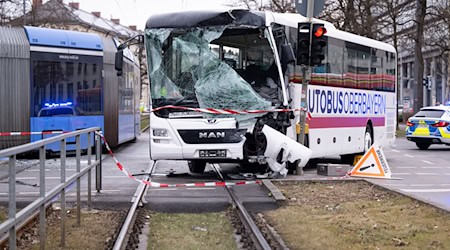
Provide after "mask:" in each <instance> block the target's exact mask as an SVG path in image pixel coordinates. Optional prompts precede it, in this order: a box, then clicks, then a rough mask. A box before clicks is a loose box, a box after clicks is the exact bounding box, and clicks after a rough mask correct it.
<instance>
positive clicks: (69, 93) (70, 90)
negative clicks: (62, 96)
mask: <svg viewBox="0 0 450 250" xmlns="http://www.w3.org/2000/svg"><path fill="white" fill-rule="evenodd" d="M67 100H68V101H72V100H73V83H69V84H67Z"/></svg>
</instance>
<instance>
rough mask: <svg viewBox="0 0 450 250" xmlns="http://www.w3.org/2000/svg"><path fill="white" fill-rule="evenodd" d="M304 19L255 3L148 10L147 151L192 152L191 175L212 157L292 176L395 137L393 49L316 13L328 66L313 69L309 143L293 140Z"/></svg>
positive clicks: (184, 156)
mask: <svg viewBox="0 0 450 250" xmlns="http://www.w3.org/2000/svg"><path fill="white" fill-rule="evenodd" d="M305 21H306V18H305V17H303V16H301V15H299V14H278V13H271V12H258V11H249V10H229V11H185V12H176V13H170V14H157V15H154V16H151V17H150V18H149V19H148V21H147V24H146V29H145V34H144V44H145V48H146V51H147V61H148V75H149V78H150V86H151V87H150V89H151V104H150V105H151V108H152V109H153V112H151V114H150V156H151V159H152V160H187V161H188V162H189V168H190V170H191V172H195V173H201V172H203V171H204V169H205V165H206V163H212V162H219V163H220V162H240V163H244V164H245V163H250V164H259V165H260V166H261V170H262V171H265V170H267V171H268V172H272V173H276V174H281V175H286V173H287V168H289V167H294V168H295V167H296V166H297V165H298V166H300V167H303V166H305V164H306V163H307V162H308V161H309V159H310V158H311V157H313V158H320V157H325V156H330V155H341V156H342V157H343V158H344V159H347V158H351V156H353V155H354V154H357V153H361V152H364V151H365V150H367V149H368V147H369V146H370V145H371V144H372V143H373V142H375V141H377V142H379V143H381V144H382V145H385V144H389V143H392V142H393V140H394V139H395V137H394V133H395V122H396V117H395V116H396V113H395V112H396V94H395V83H396V79H395V71H396V54H395V50H394V48H393V47H392V46H390V45H388V44H385V43H381V42H377V41H374V40H371V39H367V38H364V37H360V36H356V35H353V34H350V33H346V32H342V31H338V30H336V29H335V28H334V26H333V25H331V24H330V23H327V22H322V21H320V20H314V22H320V23H324V24H325V27H326V29H327V30H328V33H327V37H326V39H327V43H328V46H327V47H326V49H327V53H325V54H326V58H325V60H324V61H325V64H324V65H323V66H321V67H316V68H315V69H314V71H313V72H312V80H311V82H310V86H309V90H308V93H307V94H308V107H307V108H308V112H309V113H310V115H311V118H310V119H309V120H307V123H308V125H309V129H308V130H307V140H306V143H305V145H306V146H304V145H301V144H299V143H298V142H297V134H298V132H299V131H298V129H296V128H297V127H298V126H296V125H297V124H298V123H299V115H300V112H298V111H296V109H298V108H300V94H301V79H300V78H299V77H298V76H299V75H301V71H300V67H299V66H296V65H295V56H294V53H295V52H294V53H293V51H295V50H296V43H297V24H298V23H299V22H305ZM119 68H120V67H119ZM280 109H288V110H289V111H288V112H286V110H282V111H281V110H280ZM250 110H251V111H253V112H249V111H250ZM273 110H278V111H280V112H278V111H276V112H273ZM199 111H200V112H199ZM202 111H203V112H202Z"/></svg>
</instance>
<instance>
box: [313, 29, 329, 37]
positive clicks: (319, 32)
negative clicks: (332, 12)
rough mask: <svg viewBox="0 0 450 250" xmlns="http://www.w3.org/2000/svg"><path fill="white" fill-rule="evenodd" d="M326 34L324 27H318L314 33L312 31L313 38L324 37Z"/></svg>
mask: <svg viewBox="0 0 450 250" xmlns="http://www.w3.org/2000/svg"><path fill="white" fill-rule="evenodd" d="M326 33H327V29H325V27H322V26H319V27H318V28H317V29H316V30H315V31H314V36H315V37H317V38H320V37H322V36H323V35H325V34H326Z"/></svg>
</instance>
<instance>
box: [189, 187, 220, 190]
mask: <svg viewBox="0 0 450 250" xmlns="http://www.w3.org/2000/svg"><path fill="white" fill-rule="evenodd" d="M186 189H189V190H215V189H216V188H207V187H205V188H186Z"/></svg>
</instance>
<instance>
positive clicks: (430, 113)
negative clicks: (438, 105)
mask: <svg viewBox="0 0 450 250" xmlns="http://www.w3.org/2000/svg"><path fill="white" fill-rule="evenodd" d="M443 114H444V111H443V110H432V109H428V110H427V109H425V110H421V111H419V112H417V114H415V115H414V116H415V117H430V118H441V117H442V115H443Z"/></svg>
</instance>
